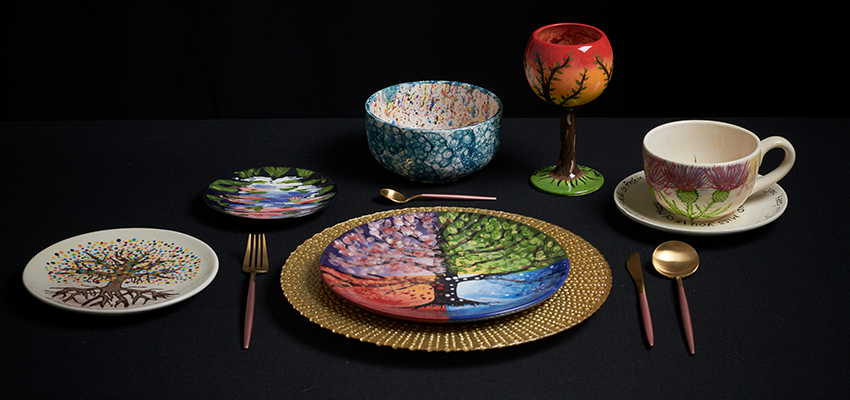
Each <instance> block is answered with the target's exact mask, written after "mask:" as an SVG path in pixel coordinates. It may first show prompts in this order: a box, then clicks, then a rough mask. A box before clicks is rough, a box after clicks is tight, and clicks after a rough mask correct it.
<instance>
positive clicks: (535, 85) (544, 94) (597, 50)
mask: <svg viewBox="0 0 850 400" xmlns="http://www.w3.org/2000/svg"><path fill="white" fill-rule="evenodd" d="M523 61H524V66H525V77H526V79H527V80H528V84H529V86H531V89H532V90H534V93H535V94H537V96H538V97H540V98H541V99H543V100H544V101H546V102H547V103H550V104H554V105H556V106H558V109H559V110H560V112H561V151H560V157H559V159H558V164H557V165H554V166H549V167H545V168H541V169H539V170H537V171H535V172H534V174H532V176H531V184H532V186H534V187H535V188H536V189H538V190H540V191H542V192H544V193H549V194H556V195H562V196H579V195H584V194H588V193H592V192H594V191H596V190H597V189H599V188H600V187H602V184H603V183H604V178H603V177H602V174H600V173H599V172H598V171H596V170H594V169H592V168H589V167H585V166H579V165H578V164H577V163H576V149H575V142H576V107H578V106H581V105H584V104H587V103H589V102H591V101H593V100H594V99H596V98H597V97H598V96H599V95H600V94H602V91H604V90H605V88H606V87H608V83H609V82H610V80H611V74H612V73H613V68H614V53H613V51H612V50H611V43H610V42H608V37H607V36H605V33H603V32H602V31H601V30H599V29H597V28H594V27H592V26H589V25H583V24H576V23H561V24H553V25H547V26H544V27H541V28H538V29H537V30H536V31H534V33H533V34H532V35H531V38H529V40H528V45H527V46H526V48H525V56H524V58H523Z"/></svg>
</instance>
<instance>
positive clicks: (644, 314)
mask: <svg viewBox="0 0 850 400" xmlns="http://www.w3.org/2000/svg"><path fill="white" fill-rule="evenodd" d="M626 268H627V269H628V270H629V274H631V275H632V279H634V280H635V286H637V291H638V300H639V301H640V315H641V318H642V319H643V329H644V330H645V331H646V341H647V342H649V347H652V345H653V344H654V342H655V338H654V337H653V335H652V318H651V317H650V315H649V303H648V302H647V301H646V289H645V288H644V287H643V271H642V270H641V265H640V253H638V252H634V253H632V255H630V256H629V259H628V260H626Z"/></svg>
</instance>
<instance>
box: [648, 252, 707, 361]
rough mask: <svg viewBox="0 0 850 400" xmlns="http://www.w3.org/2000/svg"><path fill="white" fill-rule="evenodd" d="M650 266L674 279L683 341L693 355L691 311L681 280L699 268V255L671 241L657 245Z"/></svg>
mask: <svg viewBox="0 0 850 400" xmlns="http://www.w3.org/2000/svg"><path fill="white" fill-rule="evenodd" d="M652 265H653V266H655V270H656V271H658V273H660V274H661V275H664V276H666V277H668V278H674V279H676V285H677V286H678V290H679V309H680V311H681V313H682V325H684V329H685V339H686V340H687V341H688V350H689V351H690V352H691V355H693V354H694V330H693V327H692V326H691V311H690V309H689V308H688V299H687V297H685V286H684V285H683V284H682V278H684V277H687V276H690V275H691V274H693V273H694V272H696V270H697V268H699V255H697V251H696V250H694V248H693V247H691V246H690V245H689V244H687V243H685V242H680V241H678V240H671V241H669V242H664V243H661V245H659V246H658V247H657V248H656V249H655V251H654V252H653V253H652Z"/></svg>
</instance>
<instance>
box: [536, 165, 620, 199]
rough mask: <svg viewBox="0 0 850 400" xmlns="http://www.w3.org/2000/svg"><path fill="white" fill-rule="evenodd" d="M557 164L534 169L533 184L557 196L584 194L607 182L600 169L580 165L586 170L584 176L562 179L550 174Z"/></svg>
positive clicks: (544, 191) (581, 168)
mask: <svg viewBox="0 0 850 400" xmlns="http://www.w3.org/2000/svg"><path fill="white" fill-rule="evenodd" d="M555 167H556V166H555V165H553V166H551V167H546V168H541V169H538V170H537V171H534V174H532V175H531V186H533V187H534V188H535V189H537V190H539V191H541V192H543V193H546V194H553V195H557V196H583V195H586V194H590V193H593V192H595V191H597V190H599V188H601V187H602V184H603V183H605V178H603V177H602V174H600V173H599V171H596V170H595V169H593V168H589V167H584V166H581V165H579V166H578V169H580V170H581V171H582V172H584V176H582V177H581V178H578V179H576V180H572V181H561V180H557V179H555V178H552V177H551V176H549V173H550V172H552V171H553V170H554V169H555Z"/></svg>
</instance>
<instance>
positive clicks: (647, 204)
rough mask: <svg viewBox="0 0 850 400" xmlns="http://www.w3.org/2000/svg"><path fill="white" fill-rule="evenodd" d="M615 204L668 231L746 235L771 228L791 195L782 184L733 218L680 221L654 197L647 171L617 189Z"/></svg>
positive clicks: (644, 222) (635, 217)
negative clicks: (769, 226)
mask: <svg viewBox="0 0 850 400" xmlns="http://www.w3.org/2000/svg"><path fill="white" fill-rule="evenodd" d="M614 203H615V204H617V208H619V209H620V212H622V213H623V214H624V215H625V216H627V217H629V218H631V219H633V220H635V221H636V222H638V223H639V224H642V225H646V226H648V227H650V228H655V229H658V230H661V231H665V232H672V233H681V234H684V235H695V236H712V235H728V234H732V233H738V232H744V231H748V230H752V229H756V228H758V227H761V226H764V225H767V224H769V223H771V222H773V221H774V220H776V219H777V218H779V216H781V215H782V213H784V212H785V209H786V208H787V207H788V196H787V195H786V194H785V190H783V189H782V187H780V186H779V184H773V185H771V186H770V187H768V188H767V189H765V190H764V191H762V192H761V193H754V194H753V195H752V196H750V197H749V198H748V199H747V201H746V202H744V204H743V205H742V206H740V207H738V209H737V210H736V211H735V213H733V214H732V215H730V216H728V217H726V218H723V219H720V220H717V221H712V222H691V221H685V220H682V219H679V218H677V217H674V216H673V215H672V214H670V212H669V211H667V210H665V209H664V207H662V206H661V205H660V204H658V202H657V201H655V198H654V197H653V196H652V193H651V192H650V189H649V185H647V183H646V178H645V176H644V173H643V171H640V172H636V173H634V174H632V175H630V176H629V177H627V178H626V179H623V180H622V181H621V182H620V184H619V185H617V188H616V189H615V190H614Z"/></svg>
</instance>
